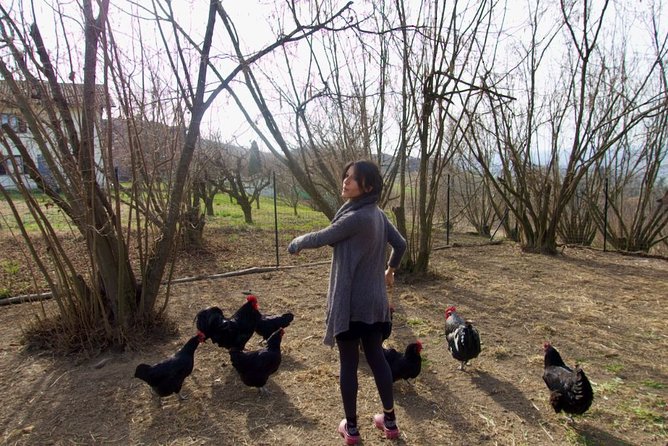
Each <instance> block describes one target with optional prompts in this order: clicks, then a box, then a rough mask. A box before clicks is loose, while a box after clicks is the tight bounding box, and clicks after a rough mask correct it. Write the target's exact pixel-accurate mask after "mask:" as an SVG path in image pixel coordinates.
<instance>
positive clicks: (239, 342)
mask: <svg viewBox="0 0 668 446" xmlns="http://www.w3.org/2000/svg"><path fill="white" fill-rule="evenodd" d="M260 318H261V314H260V311H259V310H258V303H257V298H256V297H255V296H253V295H249V296H247V297H246V303H244V304H243V305H242V306H241V307H240V308H239V309H238V310H237V311H236V312H235V313H234V314H233V315H232V316H231V317H230V318H229V319H227V318H225V316H224V315H223V311H222V310H221V309H220V308H218V307H211V308H207V309H205V310H201V311H200V312H199V313H197V316H195V321H196V324H197V330H198V331H199V332H201V333H202V334H203V336H204V337H205V339H208V338H211V340H212V342H214V343H216V344H218V346H220V347H224V348H226V349H228V350H243V349H244V348H245V346H246V342H248V340H249V339H250V338H251V336H253V333H254V332H255V327H256V326H257V323H258V321H259V320H260Z"/></svg>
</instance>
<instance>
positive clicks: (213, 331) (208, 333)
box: [195, 307, 226, 345]
mask: <svg viewBox="0 0 668 446" xmlns="http://www.w3.org/2000/svg"><path fill="white" fill-rule="evenodd" d="M225 321H226V319H225V315H224V314H223V310H221V309H220V308H218V307H209V308H205V309H204V310H200V311H199V312H198V313H197V315H196V316H195V325H196V326H197V331H198V333H201V334H202V337H203V338H204V341H206V340H207V339H209V338H211V342H213V343H214V344H218V345H220V342H221V339H220V331H221V328H222V326H223V325H224V323H225Z"/></svg>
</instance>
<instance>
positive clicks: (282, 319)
mask: <svg viewBox="0 0 668 446" xmlns="http://www.w3.org/2000/svg"><path fill="white" fill-rule="evenodd" d="M294 318H295V315H294V314H292V313H290V312H287V313H283V314H281V315H277V316H267V315H264V314H263V315H262V316H261V317H260V319H259V320H258V321H257V325H256V326H255V333H257V334H259V335H260V336H262V339H264V340H265V341H266V340H267V339H269V337H270V336H271V335H272V334H273V333H274V332H275V331H276V330H278V329H279V328H287V327H288V325H290V323H291V322H292V321H293V320H294Z"/></svg>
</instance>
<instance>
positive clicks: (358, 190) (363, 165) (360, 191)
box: [341, 160, 383, 200]
mask: <svg viewBox="0 0 668 446" xmlns="http://www.w3.org/2000/svg"><path fill="white" fill-rule="evenodd" d="M342 180H343V187H342V190H341V196H342V197H343V198H347V199H349V200H356V199H358V198H362V197H366V196H370V195H374V196H376V197H377V199H378V198H379V197H380V193H381V192H382V190H383V178H382V177H381V175H380V170H379V169H378V166H377V165H376V164H375V163H372V162H371V161H366V160H360V161H351V162H350V163H348V164H346V166H345V168H344V169H343V176H342Z"/></svg>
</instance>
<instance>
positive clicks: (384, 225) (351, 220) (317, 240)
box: [288, 203, 406, 346]
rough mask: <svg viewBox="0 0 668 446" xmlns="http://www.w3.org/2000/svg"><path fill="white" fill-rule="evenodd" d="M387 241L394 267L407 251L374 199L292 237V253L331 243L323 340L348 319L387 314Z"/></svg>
mask: <svg viewBox="0 0 668 446" xmlns="http://www.w3.org/2000/svg"><path fill="white" fill-rule="evenodd" d="M387 243H389V244H390V246H391V247H392V252H391V254H390V258H389V261H388V265H389V266H391V267H393V268H396V267H398V266H399V262H400V261H401V257H402V256H403V255H404V252H405V251H406V240H405V239H404V238H403V237H402V236H401V234H400V233H399V231H398V230H397V228H395V227H394V225H393V224H392V223H391V222H390V221H389V220H388V218H387V216H386V215H385V214H384V213H383V211H382V210H381V209H380V208H379V207H378V206H377V205H376V203H372V204H368V205H365V206H362V207H361V208H359V209H355V210H350V211H348V212H345V213H343V214H342V215H340V216H338V215H337V218H335V219H334V221H333V222H332V224H331V225H330V226H328V227H327V228H325V229H322V230H320V231H316V232H311V233H308V234H304V235H302V236H300V237H297V238H295V239H294V240H293V241H292V242H291V243H290V245H289V246H288V251H290V252H291V253H295V252H299V251H301V250H302V249H310V248H320V247H322V246H325V245H332V246H333V247H334V253H333V255H332V266H331V271H330V275H329V290H328V292H327V314H326V316H327V317H326V324H327V328H326V331H325V338H324V340H323V342H324V343H325V344H326V345H329V346H334V337H335V336H336V335H338V334H339V333H343V332H344V331H347V330H348V328H349V323H350V321H359V322H365V323H367V324H373V323H375V322H388V321H389V320H390V310H389V303H388V300H387V289H386V285H385V259H386V251H385V249H386V247H387Z"/></svg>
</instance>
